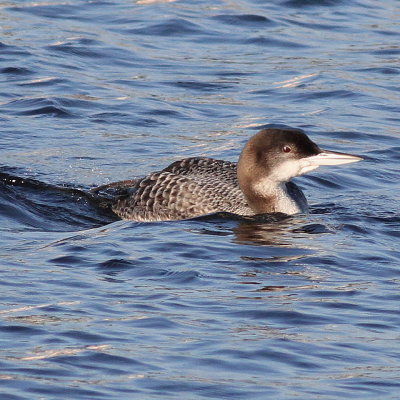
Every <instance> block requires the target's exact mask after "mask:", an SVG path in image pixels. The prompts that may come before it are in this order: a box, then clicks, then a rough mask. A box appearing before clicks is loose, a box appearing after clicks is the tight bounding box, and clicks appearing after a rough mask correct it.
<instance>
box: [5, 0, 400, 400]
mask: <svg viewBox="0 0 400 400" xmlns="http://www.w3.org/2000/svg"><path fill="white" fill-rule="evenodd" d="M399 14H400V13H399V4H398V2H397V1H395V0H383V1H380V2H376V1H370V0H359V1H353V2H344V1H329V0H325V1H316V0H289V1H283V0H280V1H278V0H276V1H271V2H262V1H257V0H240V1H239V0H232V1H217V2H215V1H214V2H208V1H196V2H190V1H185V0H182V1H164V2H163V1H144V0H143V1H123V0H116V1H112V2H111V1H78V0H72V1H68V2H61V1H46V2H44V1H43V2H41V1H39V2H31V1H8V2H5V3H4V2H3V3H2V5H0V18H1V21H2V24H1V25H2V35H1V39H0V42H1V44H0V61H1V63H0V79H1V81H2V84H1V89H0V101H1V107H0V120H1V135H0V155H1V158H0V173H1V174H2V175H1V177H2V179H1V181H0V188H1V191H0V221H1V225H0V226H1V228H0V229H1V239H0V255H1V266H2V267H1V272H0V274H1V278H0V285H1V290H0V344H1V346H0V349H1V351H0V366H1V372H0V385H1V388H0V393H1V399H2V400H3V399H4V400H11V399H12V400H16V399H17V400H22V399H24V400H25V399H29V400H32V399H66V398H71V399H72V398H73V399H107V400H110V399H116V400H117V399H118V400H119V399H121V398H124V399H149V400H150V399H188V400H189V399H228V398H229V399H266V398H272V399H292V398H293V399H295V398H296V399H299V398H300V399H303V398H304V399H311V398H312V399H313V398H315V399H337V398H339V397H343V398H346V399H351V398H359V399H369V398H371V399H376V398H378V397H379V398H384V399H396V398H398V392H399V389H400V384H399V381H400V362H399V359H400V348H399V345H398V338H399V327H400V314H399V311H398V310H399V300H400V295H399V284H400V281H399V276H400V275H399V258H400V251H399V249H398V242H399V236H400V229H399V222H400V215H399V199H400V184H399V179H398V177H399V176H398V175H399V174H398V163H399V161H400V156H399V154H400V153H399V152H400V146H399V133H398V132H399V122H400V118H399V112H400V106H399V100H400V97H399V91H400V86H399V82H400V81H399V74H400V67H399V55H400V46H399V42H400V33H399V32H400V26H399V25H400V24H399V21H400V15H399ZM269 124H284V125H287V126H292V127H299V128H303V129H305V130H306V132H307V133H308V134H309V135H310V137H311V138H312V139H313V140H314V141H316V142H317V143H318V144H319V145H320V146H321V147H326V148H329V149H331V150H337V151H346V152H352V153H355V154H360V155H362V156H363V157H365V160H364V161H363V162H362V163H356V164H351V165H348V166H343V167H340V168H339V167H338V168H330V169H329V168H324V169H322V168H321V169H320V170H318V171H316V172H313V173H312V174H311V175H309V176H306V177H301V178H299V179H298V180H297V182H298V183H299V184H300V186H302V188H303V189H304V191H305V193H306V195H307V197H308V199H309V202H310V203H311V214H310V215H309V216H296V217H292V218H288V219H285V220H283V221H268V220H266V221H246V220H237V219H234V218H228V217H226V216H222V215H221V216H215V217H212V218H203V219H199V220H192V221H180V222H169V223H148V224H143V223H135V222H129V221H118V220H115V219H114V218H112V217H111V216H110V215H106V214H104V213H102V212H100V211H99V210H98V209H96V208H94V207H92V205H91V204H89V203H88V202H87V199H85V198H84V197H82V196H79V194H77V193H75V192H74V193H72V192H68V191H61V192H59V191H54V190H52V189H51V187H52V186H48V187H43V186H41V184H38V185H36V182H44V183H46V184H48V185H58V186H63V187H67V188H79V189H85V190H86V189H88V188H90V187H92V186H94V185H101V184H105V183H108V182H112V181H116V180H122V179H131V178H133V177H136V176H141V175H143V174H145V173H147V172H150V171H154V170H157V169H159V168H162V167H165V166H166V165H168V164H169V163H170V162H172V161H174V160H177V159H180V158H182V157H187V156H198V155H200V156H211V157H217V158H222V159H229V160H236V159H237V157H238V155H239V153H240V149H241V147H242V146H243V144H244V142H245V141H246V139H247V138H248V137H249V136H250V135H251V134H253V133H255V132H256V130H257V129H259V127H261V126H265V125H269ZM9 176H18V177H20V178H21V180H22V181H15V182H10V180H9V179H8V178H7V177H9ZM10 183H12V184H10Z"/></svg>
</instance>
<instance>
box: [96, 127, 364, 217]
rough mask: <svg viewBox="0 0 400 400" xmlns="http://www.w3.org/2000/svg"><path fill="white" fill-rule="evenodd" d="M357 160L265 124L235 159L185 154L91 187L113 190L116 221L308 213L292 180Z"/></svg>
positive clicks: (296, 132)
mask: <svg viewBox="0 0 400 400" xmlns="http://www.w3.org/2000/svg"><path fill="white" fill-rule="evenodd" d="M360 160H362V158H361V157H358V156H355V155H352V154H347V153H338V152H333V151H328V150H322V149H320V148H319V147H318V146H317V145H316V144H315V143H314V142H313V141H311V140H310V139H309V138H308V136H307V135H306V134H305V133H304V131H302V130H301V129H295V128H285V129H277V128H267V129H262V130H261V131H259V132H258V133H257V134H255V135H254V136H252V137H251V138H250V139H249V140H248V142H247V143H246V145H245V146H244V148H243V150H242V152H241V154H240V157H239V161H238V162H237V163H234V162H230V161H222V160H216V159H212V158H204V157H194V158H185V159H183V160H181V161H176V162H174V163H172V164H171V165H169V166H168V167H167V168H165V169H163V170H161V171H158V172H154V173H151V174H150V175H148V176H145V177H144V178H140V179H137V180H133V181H122V182H115V183H111V184H108V185H103V186H99V187H97V188H94V189H92V191H93V192H99V191H102V190H104V189H109V188H117V191H118V193H119V195H118V196H117V197H115V198H114V199H113V200H112V203H111V209H112V211H113V212H114V213H115V214H116V215H117V216H118V217H120V218H121V219H127V220H134V221H139V222H151V221H168V220H169V221H170V220H183V219H190V218H195V217H199V216H203V215H207V214H212V213H217V212H229V213H234V214H239V215H241V216H252V215H257V214H266V213H284V214H289V215H292V214H297V213H306V212H307V211H308V204H307V200H306V198H305V196H304V194H303V192H302V191H301V189H300V188H299V187H298V186H297V185H296V184H295V183H293V182H291V181H290V180H291V179H292V178H294V177H296V176H299V175H303V174H305V173H307V172H310V171H312V170H314V169H316V168H318V167H319V166H321V165H340V164H347V163H352V162H356V161H360ZM121 193H122V194H121Z"/></svg>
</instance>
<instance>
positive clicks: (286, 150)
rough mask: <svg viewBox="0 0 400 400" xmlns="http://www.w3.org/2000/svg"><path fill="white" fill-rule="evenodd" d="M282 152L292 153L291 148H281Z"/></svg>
mask: <svg viewBox="0 0 400 400" xmlns="http://www.w3.org/2000/svg"><path fill="white" fill-rule="evenodd" d="M282 150H283V152H284V153H290V152H291V151H292V148H291V147H289V146H283V149H282Z"/></svg>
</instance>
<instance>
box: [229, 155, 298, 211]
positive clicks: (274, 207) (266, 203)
mask: <svg viewBox="0 0 400 400" xmlns="http://www.w3.org/2000/svg"><path fill="white" fill-rule="evenodd" d="M246 158H247V157H246V154H245V155H243V154H242V155H241V157H240V159H239V162H238V165H237V177H238V182H239V187H240V189H241V190H242V192H243V194H244V196H245V198H246V200H247V203H248V205H249V207H250V208H251V209H252V210H253V211H254V213H255V214H268V213H274V212H282V213H285V214H296V213H298V212H301V211H302V208H301V207H300V206H299V205H298V204H297V202H296V199H294V198H293V197H292V195H291V194H290V193H289V192H288V189H287V186H286V182H277V181H275V180H274V179H272V177H271V174H269V173H268V172H270V171H265V170H261V169H260V168H259V167H258V166H257V165H255V164H254V163H253V162H252V159H249V158H247V159H246Z"/></svg>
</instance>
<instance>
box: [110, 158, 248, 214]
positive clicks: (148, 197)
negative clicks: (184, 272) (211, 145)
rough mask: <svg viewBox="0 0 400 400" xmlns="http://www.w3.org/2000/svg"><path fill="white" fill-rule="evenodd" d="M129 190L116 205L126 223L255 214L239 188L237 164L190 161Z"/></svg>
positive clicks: (153, 175)
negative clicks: (230, 213) (230, 214)
mask: <svg viewBox="0 0 400 400" xmlns="http://www.w3.org/2000/svg"><path fill="white" fill-rule="evenodd" d="M125 190H126V194H124V195H122V196H120V197H119V198H118V199H116V200H115V202H114V203H113V205H112V210H113V211H114V212H115V213H116V214H117V215H118V216H119V217H121V218H123V219H131V220H135V221H162V220H179V219H188V218H194V217H198V216H201V215H206V214H211V213H215V212H221V211H224V212H232V213H237V214H241V215H251V214H253V212H252V210H251V209H250V208H249V206H248V205H247V202H246V199H245V197H244V195H243V193H242V191H241V190H240V188H239V184H238V180H237V173H236V163H232V162H229V161H222V160H214V159H211V158H200V157H197V158H186V159H184V160H181V161H176V162H174V163H172V164H171V165H169V166H168V167H167V168H165V169H164V170H162V171H160V172H154V173H152V174H150V175H148V176H146V177H144V178H142V179H139V180H137V181H134V184H133V185H132V186H131V187H129V188H128V189H125Z"/></svg>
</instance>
